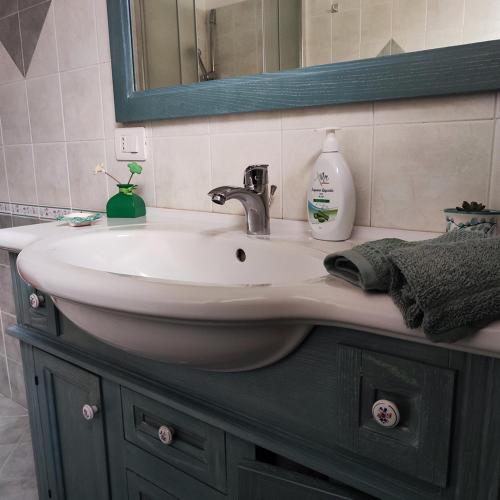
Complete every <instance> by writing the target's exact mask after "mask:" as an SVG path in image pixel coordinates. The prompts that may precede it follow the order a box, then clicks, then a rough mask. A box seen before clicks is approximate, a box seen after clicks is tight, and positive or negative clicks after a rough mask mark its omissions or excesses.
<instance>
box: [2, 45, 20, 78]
mask: <svg viewBox="0 0 500 500" xmlns="http://www.w3.org/2000/svg"><path fill="white" fill-rule="evenodd" d="M0 68H2V70H1V71H0V85H3V84H4V83H11V82H17V81H20V80H23V79H24V77H23V74H22V73H21V72H20V71H19V68H18V67H17V66H16V63H15V62H14V61H13V60H12V57H10V55H9V53H8V52H7V51H6V50H5V47H4V46H3V44H2V43H0Z"/></svg>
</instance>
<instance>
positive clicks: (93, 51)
mask: <svg viewBox="0 0 500 500" xmlns="http://www.w3.org/2000/svg"><path fill="white" fill-rule="evenodd" d="M53 2H54V10H55V19H56V33H57V47H58V52H59V66H60V69H61V71H66V70H70V69H75V68H81V67H83V66H89V65H91V64H96V63H97V62H98V61H99V58H98V53H97V35H96V21H95V16H94V5H93V1H92V0H85V1H82V0H53Z"/></svg>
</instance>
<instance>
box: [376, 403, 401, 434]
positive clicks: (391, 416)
mask: <svg viewBox="0 0 500 500" xmlns="http://www.w3.org/2000/svg"><path fill="white" fill-rule="evenodd" d="M372 415H373V418H374V420H375V422H377V424H379V425H381V426H382V427H386V428H388V429H391V428H392V427H396V425H398V424H399V419H400V415H399V410H398V407H397V406H396V405H395V404H394V403H393V402H392V401H388V400H387V399H379V400H378V401H375V403H374V404H373V406H372Z"/></svg>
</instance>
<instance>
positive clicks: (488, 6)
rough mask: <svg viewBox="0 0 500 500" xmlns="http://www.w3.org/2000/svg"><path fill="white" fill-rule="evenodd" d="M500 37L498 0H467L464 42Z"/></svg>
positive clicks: (499, 5)
mask: <svg viewBox="0 0 500 500" xmlns="http://www.w3.org/2000/svg"><path fill="white" fill-rule="evenodd" d="M499 38H500V4H499V3H498V0H465V15H464V38H463V41H464V43H473V42H483V41H486V40H497V39H499Z"/></svg>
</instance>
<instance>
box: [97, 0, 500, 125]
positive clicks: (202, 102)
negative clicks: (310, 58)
mask: <svg viewBox="0 0 500 500" xmlns="http://www.w3.org/2000/svg"><path fill="white" fill-rule="evenodd" d="M107 2H108V19H109V34H110V37H109V38H110V47H111V62H112V70H113V88H114V98H115V113H116V120H117V121H118V122H125V123H126V122H138V121H145V120H165V119H172V118H183V117H197V116H200V117H201V116H212V115H224V114H232V113H244V112H253V111H267V110H278V109H292V108H305V107H311V106H325V105H332V104H345V103H352V102H366V101H381V100H389V99H403V98H411V97H424V96H439V95H441V96H442V95H450V94H463V93H470V92H481V91H491V90H497V89H499V88H500V40H494V41H489V42H480V43H473V44H468V45H458V46H453V47H446V48H440V49H431V50H424V51H420V52H411V53H406V54H399V55H393V56H387V57H377V58H372V59H364V60H356V61H348V62H340V63H334V64H326V65H322V66H313V67H308V68H301V69H296V70H291V71H283V72H279V73H263V74H258V75H251V76H243V77H239V78H229V79H225V80H213V81H208V82H201V83H193V84H189V85H179V86H175V87H165V88H159V89H152V90H146V91H136V90H135V81H134V62H133V53H132V32H131V31H132V30H131V23H130V9H129V0H107Z"/></svg>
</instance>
